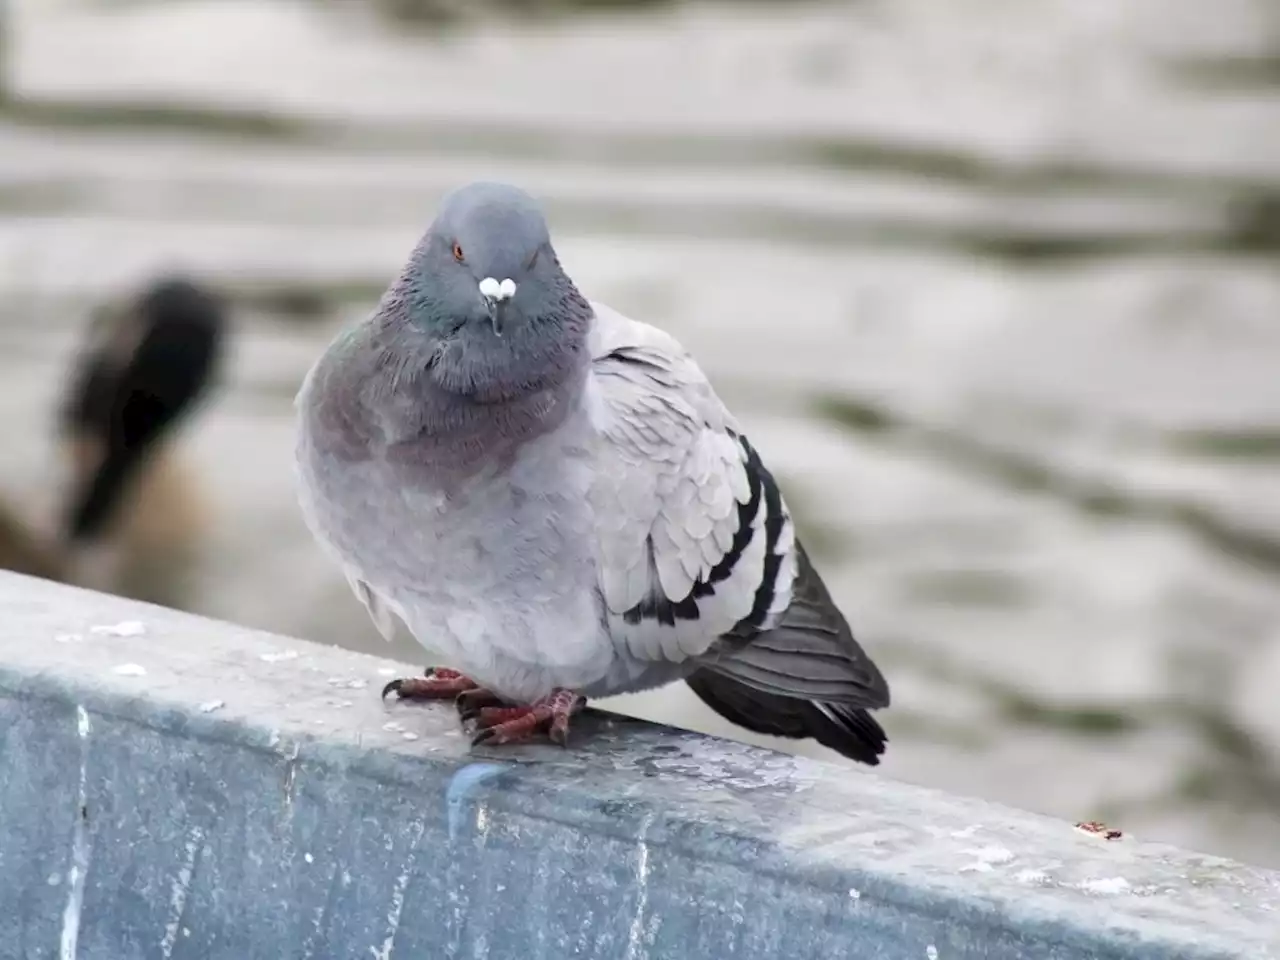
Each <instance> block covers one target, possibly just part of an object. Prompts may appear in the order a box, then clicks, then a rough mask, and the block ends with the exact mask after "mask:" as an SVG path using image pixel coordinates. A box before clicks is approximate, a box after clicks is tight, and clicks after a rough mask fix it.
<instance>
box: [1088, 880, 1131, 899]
mask: <svg viewBox="0 0 1280 960" xmlns="http://www.w3.org/2000/svg"><path fill="white" fill-rule="evenodd" d="M1079 888H1080V889H1081V890H1083V891H1084V892H1085V893H1094V894H1098V895H1100V896H1107V897H1114V896H1116V895H1118V894H1121V893H1128V892H1129V889H1130V886H1129V881H1128V880H1126V879H1125V878H1124V877H1099V878H1097V879H1095V880H1084V881H1082V882H1081V883H1080V884H1079Z"/></svg>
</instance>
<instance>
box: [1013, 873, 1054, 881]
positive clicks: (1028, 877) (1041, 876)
mask: <svg viewBox="0 0 1280 960" xmlns="http://www.w3.org/2000/svg"><path fill="white" fill-rule="evenodd" d="M1013 879H1015V880H1017V881H1018V882H1019V883H1048V882H1049V875H1048V874H1047V873H1045V872H1044V871H1043V870H1019V871H1018V872H1017V873H1015V874H1014V875H1013Z"/></svg>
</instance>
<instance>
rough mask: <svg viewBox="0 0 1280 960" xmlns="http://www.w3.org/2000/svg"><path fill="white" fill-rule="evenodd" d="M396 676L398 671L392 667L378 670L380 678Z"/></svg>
mask: <svg viewBox="0 0 1280 960" xmlns="http://www.w3.org/2000/svg"><path fill="white" fill-rule="evenodd" d="M395 675H396V671H395V670H394V669H393V668H392V667H379V668H378V676H380V677H394V676H395Z"/></svg>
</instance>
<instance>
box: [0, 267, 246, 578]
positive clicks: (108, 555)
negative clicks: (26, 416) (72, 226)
mask: <svg viewBox="0 0 1280 960" xmlns="http://www.w3.org/2000/svg"><path fill="white" fill-rule="evenodd" d="M226 335H227V309H226V305H225V303H224V302H223V300H222V299H221V298H220V297H218V296H217V295H216V294H214V293H212V292H211V291H209V290H207V289H205V288H203V287H201V286H199V285H198V284H196V283H194V282H193V281H191V280H189V279H186V278H183V277H163V278H161V279H159V280H157V281H156V282H154V283H152V284H151V285H150V286H148V287H147V288H146V289H144V290H143V291H142V292H141V293H140V294H137V295H135V296H132V297H130V298H128V299H126V300H124V301H122V302H113V303H110V304H108V305H106V306H104V307H102V308H100V309H99V310H98V311H97V313H96V316H95V317H94V319H93V322H92V324H91V326H90V328H89V332H88V336H87V337H86V339H85V342H84V344H83V345H82V347H81V349H80V350H79V352H78V353H77V355H76V357H75V359H74V360H73V364H72V369H71V372H70V376H69V377H68V381H67V388H66V390H65V392H64V394H63V396H62V399H61V402H60V404H59V408H58V411H57V435H58V441H59V447H60V450H61V454H62V460H63V463H64V465H65V469H66V471H67V478H68V479H67V483H66V491H67V493H66V497H65V499H64V500H63V501H62V503H61V505H60V509H59V516H58V519H57V522H56V530H55V533H54V535H53V536H52V537H50V538H49V542H48V543H47V544H46V543H41V542H40V541H39V540H38V538H36V537H35V536H33V535H32V534H31V533H30V532H29V531H28V530H27V529H26V528H25V527H24V525H23V524H22V523H21V521H20V520H19V519H18V518H17V517H14V516H12V515H10V516H8V517H5V516H3V515H2V514H0V565H3V566H8V567H10V568H12V569H21V570H24V572H30V573H34V574H36V575H45V576H49V575H52V576H54V577H55V578H56V579H62V580H70V581H73V582H79V583H85V585H89V586H93V587H96V588H98V589H104V590H111V591H113V592H120V593H124V594H126V595H129V596H139V597H145V598H146V599H162V598H160V597H157V596H156V595H155V591H154V590H152V589H150V588H149V586H148V584H147V582H146V581H147V578H148V577H149V576H154V575H155V574H156V573H158V572H159V571H163V570H164V568H165V567H166V566H168V565H169V564H170V562H171V560H172V559H173V556H172V555H173V554H174V552H175V551H178V552H181V551H182V550H184V549H186V548H187V547H189V546H190V544H191V541H192V540H193V539H194V538H196V537H197V536H198V534H199V530H200V527H201V523H200V521H201V513H202V511H201V510H200V508H199V496H198V491H197V490H196V487H195V484H194V481H193V479H192V478H190V477H189V476H188V475H187V474H186V473H185V472H184V471H183V470H182V467H181V464H180V462H178V459H177V458H175V456H174V455H173V454H174V444H173V439H174V436H175V433H176V431H177V429H178V428H179V427H180V426H181V425H182V424H183V423H184V422H185V421H186V420H187V419H188V418H189V417H190V416H191V415H192V413H193V412H194V411H195V409H196V408H197V407H198V406H199V404H200V403H201V402H202V401H203V400H204V399H205V398H206V397H207V395H208V394H209V392H210V390H211V388H212V387H213V385H214V383H215V381H216V377H217V374H218V371H219V368H220V362H221V358H222V354H223V349H224V342H225V339H226Z"/></svg>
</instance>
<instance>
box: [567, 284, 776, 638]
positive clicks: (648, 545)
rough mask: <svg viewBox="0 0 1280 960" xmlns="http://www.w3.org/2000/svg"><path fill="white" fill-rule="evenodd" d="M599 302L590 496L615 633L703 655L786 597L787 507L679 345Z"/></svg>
mask: <svg viewBox="0 0 1280 960" xmlns="http://www.w3.org/2000/svg"><path fill="white" fill-rule="evenodd" d="M594 306H595V309H596V324H595V328H594V330H593V343H592V351H593V352H592V356H593V365H592V384H591V389H592V391H593V397H594V399H593V407H592V410H593V419H594V421H595V423H596V426H597V429H598V432H599V437H600V449H599V450H598V454H597V458H596V463H597V476H596V480H595V483H594V485H593V489H592V504H593V507H594V509H595V512H596V514H597V517H598V518H599V519H598V530H599V547H598V556H599V561H600V567H601V572H600V590H601V594H602V596H603V598H604V604H605V608H606V617H607V619H608V622H609V627H610V634H611V635H612V636H613V637H614V638H615V641H616V642H618V643H619V644H620V645H622V646H625V648H626V649H627V650H628V651H629V652H630V653H631V655H632V656H634V657H637V658H640V659H653V660H658V659H662V660H671V661H683V660H687V659H689V658H691V657H698V656H701V655H703V654H705V653H706V652H707V651H708V650H709V649H710V648H711V647H712V645H713V644H715V643H716V641H717V640H718V639H719V638H720V637H721V636H722V635H724V634H727V633H729V632H730V631H731V630H733V629H735V627H740V626H741V625H742V624H743V623H744V622H753V623H754V624H755V625H756V626H757V627H764V626H767V625H768V621H769V618H770V617H775V618H776V616H777V614H778V612H779V611H781V610H784V609H785V608H786V606H787V604H788V603H789V597H790V584H789V581H788V578H789V577H793V576H794V569H795V568H794V563H788V562H787V558H784V557H781V556H774V555H773V551H775V550H776V549H777V545H778V544H779V543H782V542H787V543H790V542H791V538H790V535H789V533H788V534H787V536H786V537H785V538H784V537H782V536H781V534H782V533H783V532H784V529H785V530H789V527H790V517H789V515H788V514H787V511H786V507H785V505H784V504H783V503H782V500H781V497H780V496H779V495H778V493H777V490H776V487H774V485H773V482H772V478H771V477H769V476H768V474H767V473H766V472H765V471H764V470H763V468H762V467H761V466H760V464H759V458H758V457H756V455H755V451H754V450H753V449H752V448H751V446H750V444H749V443H748V442H747V440H746V438H745V437H744V436H743V435H742V434H741V432H740V430H739V428H738V425H737V423H736V422H735V421H734V419H733V417H732V416H731V415H730V414H729V412H728V411H727V410H726V409H725V407H724V404H723V403H722V402H721V401H720V398H719V397H717V396H716V394H715V392H714V390H713V389H712V388H711V385H710V383H709V382H708V381H707V378H706V376H705V375H704V374H703V372H702V371H701V370H700V369H699V368H698V366H697V364H696V363H695V362H694V360H693V359H692V358H691V357H690V356H689V355H688V354H687V353H686V352H685V350H684V349H683V348H682V347H681V346H680V344H679V343H677V342H676V340H675V339H674V338H672V337H670V336H669V335H667V334H666V333H663V332H662V331H660V330H658V329H656V328H654V327H650V326H648V325H647V324H642V323H637V322H635V321H632V320H629V319H627V318H626V317H623V316H622V315H621V314H618V313H616V312H615V311H613V310H610V309H609V308H608V307H605V306H604V305H602V304H595V305H594ZM766 488H768V489H766ZM788 549H789V548H788ZM766 578H768V579H769V580H770V583H769V584H768V587H769V588H768V589H767V590H766V591H765V594H766V595H767V599H766V601H765V603H764V605H763V607H762V606H761V605H760V595H761V584H762V583H763V582H764V581H765V579H766ZM753 617H754V620H753Z"/></svg>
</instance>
